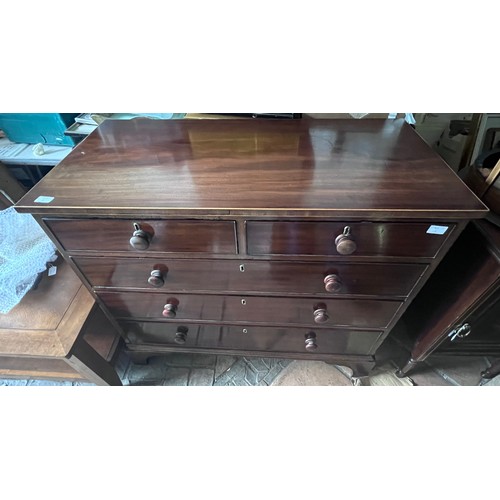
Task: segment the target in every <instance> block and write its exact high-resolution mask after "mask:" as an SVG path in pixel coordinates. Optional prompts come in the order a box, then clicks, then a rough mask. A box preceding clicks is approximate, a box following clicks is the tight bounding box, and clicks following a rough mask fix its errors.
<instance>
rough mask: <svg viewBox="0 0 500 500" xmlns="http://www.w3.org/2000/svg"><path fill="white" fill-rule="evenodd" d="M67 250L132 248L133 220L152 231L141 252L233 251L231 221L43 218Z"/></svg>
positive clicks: (130, 249) (234, 243) (214, 252)
mask: <svg viewBox="0 0 500 500" xmlns="http://www.w3.org/2000/svg"><path fill="white" fill-rule="evenodd" d="M44 222H45V224H47V226H48V227H49V228H50V230H51V231H52V232H53V233H54V234H55V236H56V238H57V239H58V240H59V242H60V243H61V245H62V246H63V247H64V248H65V249H66V250H69V251H71V250H96V251H101V252H111V251H119V252H131V253H137V252H138V250H136V249H134V248H132V246H131V245H130V243H129V240H130V238H131V237H132V235H133V233H134V223H138V224H139V225H140V228H141V229H143V230H145V231H146V232H147V233H149V234H150V235H152V238H151V241H150V244H149V248H148V249H147V250H143V251H144V252H171V253H185V252H187V253H190V252H199V253H213V254H235V253H237V247H236V236H235V235H236V232H235V223H234V222H233V221H205V220H196V221H194V220H147V221H142V220H140V219H128V220H124V219H116V220H108V219H44Z"/></svg>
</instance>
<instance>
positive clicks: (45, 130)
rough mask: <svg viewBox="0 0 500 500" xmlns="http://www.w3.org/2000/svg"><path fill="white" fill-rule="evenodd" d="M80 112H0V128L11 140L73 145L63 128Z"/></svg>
mask: <svg viewBox="0 0 500 500" xmlns="http://www.w3.org/2000/svg"><path fill="white" fill-rule="evenodd" d="M79 114H80V113H0V129H1V130H3V131H4V132H5V135H6V136H7V137H8V139H9V140H11V141H12V142H23V143H27V144H38V143H41V144H48V145H53V146H74V145H75V144H76V143H75V141H74V139H73V138H72V137H70V136H67V135H64V132H65V130H66V129H67V128H68V127H69V126H70V125H72V124H73V123H74V122H75V117H77V116H78V115H79Z"/></svg>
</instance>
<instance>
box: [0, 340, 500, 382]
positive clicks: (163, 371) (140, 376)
mask: <svg viewBox="0 0 500 500" xmlns="http://www.w3.org/2000/svg"><path fill="white" fill-rule="evenodd" d="M407 356H408V353H407V352H406V351H405V349H404V347H402V346H401V345H400V344H398V343H397V342H394V341H392V340H391V339H388V341H386V342H385V343H384V345H383V347H382V348H381V349H380V350H379V352H378V353H377V359H378V364H379V365H384V366H389V367H391V366H392V367H393V369H394V371H396V368H397V366H396V365H397V362H400V363H401V364H402V363H403V361H404V359H406V358H407ZM387 360H397V361H396V362H395V361H389V363H388V364H387ZM291 362H292V360H288V359H274V358H256V357H251V358H250V357H236V356H216V355H211V354H183V353H172V354H169V355H166V356H161V357H153V358H150V360H149V362H148V364H146V365H137V364H133V363H128V362H127V361H126V360H125V359H124V357H123V356H122V357H121V358H120V359H119V363H118V365H119V369H118V372H119V375H120V377H121V378H122V380H123V383H124V385H130V386H146V385H155V386H161V385H164V386H267V385H271V384H272V382H273V381H274V380H275V379H276V377H277V376H278V375H279V374H280V373H281V372H282V370H283V369H284V368H285V367H286V366H288V365H289V364H290V363H291ZM311 363H312V364H311V366H312V365H313V364H314V362H311ZM488 366H490V360H488V359H487V358H485V357H479V356H478V357H474V358H470V357H467V358H465V357H450V356H430V357H429V358H428V360H427V361H426V362H424V363H421V364H420V365H418V366H417V367H416V368H415V369H414V370H413V371H412V372H411V373H410V375H409V376H410V378H411V380H412V381H413V383H414V385H417V386H477V385H482V384H484V383H485V382H486V381H484V380H481V375H480V374H481V371H482V370H484V369H485V368H487V367H488ZM338 368H339V371H340V372H341V373H342V374H343V377H345V379H346V380H347V381H350V377H349V375H350V371H349V370H348V369H346V368H345V367H338ZM494 380H495V379H494ZM495 383H496V382H492V383H491V384H490V385H495ZM0 385H17V386H20V385H22V386H33V385H39V386H41V385H63V386H71V385H74V386H77V385H91V384H85V383H82V382H53V381H38V380H0ZM342 385H344V382H343V383H342Z"/></svg>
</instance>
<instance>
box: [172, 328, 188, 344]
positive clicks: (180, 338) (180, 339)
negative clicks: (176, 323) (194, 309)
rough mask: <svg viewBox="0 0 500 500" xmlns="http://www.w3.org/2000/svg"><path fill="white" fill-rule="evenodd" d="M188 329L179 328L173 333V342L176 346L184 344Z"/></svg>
mask: <svg viewBox="0 0 500 500" xmlns="http://www.w3.org/2000/svg"><path fill="white" fill-rule="evenodd" d="M187 333H188V329H187V328H186V327H185V326H180V327H179V328H178V329H177V331H176V332H175V337H174V342H175V343H176V344H180V345H182V344H185V343H186V337H187Z"/></svg>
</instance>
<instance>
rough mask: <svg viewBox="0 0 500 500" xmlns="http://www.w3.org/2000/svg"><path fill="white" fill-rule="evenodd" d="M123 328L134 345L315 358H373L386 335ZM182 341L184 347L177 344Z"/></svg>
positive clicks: (142, 325)
mask: <svg viewBox="0 0 500 500" xmlns="http://www.w3.org/2000/svg"><path fill="white" fill-rule="evenodd" d="M122 327H123V329H124V331H125V333H126V336H127V338H128V340H129V341H130V342H131V343H133V344H143V343H145V344H148V343H149V344H163V345H167V346H172V347H178V348H187V349H190V348H202V349H229V350H233V349H234V350H242V351H262V352H290V353H309V354H310V355H311V358H314V355H315V354H359V355H368V354H373V351H374V350H375V349H376V347H377V346H378V340H379V339H380V337H381V335H382V332H377V331H367V332H365V331H348V330H332V329H329V330H318V329H304V328H283V327H275V328H273V327H258V326H245V327H241V326H219V325H193V324H190V325H189V324H187V325H186V324H182V323H122ZM178 332H180V335H179V334H178ZM311 333H312V334H314V335H315V340H314V342H315V345H316V349H315V350H314V351H308V350H307V349H306V347H305V346H306V336H310V334H311ZM179 337H180V338H181V339H182V341H183V342H184V343H183V344H178V343H177V342H178V341H179ZM176 339H177V342H176Z"/></svg>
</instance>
